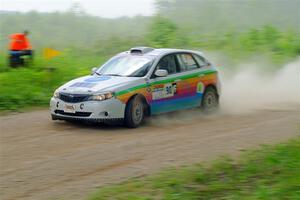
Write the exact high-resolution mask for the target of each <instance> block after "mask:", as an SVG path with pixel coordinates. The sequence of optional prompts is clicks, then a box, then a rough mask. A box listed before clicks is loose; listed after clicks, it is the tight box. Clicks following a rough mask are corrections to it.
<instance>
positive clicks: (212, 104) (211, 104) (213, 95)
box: [201, 87, 219, 113]
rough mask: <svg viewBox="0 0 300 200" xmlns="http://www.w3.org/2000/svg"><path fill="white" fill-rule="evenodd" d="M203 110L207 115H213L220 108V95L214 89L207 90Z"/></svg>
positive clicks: (202, 104)
mask: <svg viewBox="0 0 300 200" xmlns="http://www.w3.org/2000/svg"><path fill="white" fill-rule="evenodd" d="M201 108H202V110H203V111H204V112H206V113H212V112H215V111H216V110H218V108H219V95H218V93H217V91H216V89H214V88H213V87H208V88H206V90H205V92H204V95H203V98H202V101H201Z"/></svg>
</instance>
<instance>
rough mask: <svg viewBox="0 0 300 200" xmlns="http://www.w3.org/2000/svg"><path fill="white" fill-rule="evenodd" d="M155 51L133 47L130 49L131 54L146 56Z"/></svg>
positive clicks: (148, 48)
mask: <svg viewBox="0 0 300 200" xmlns="http://www.w3.org/2000/svg"><path fill="white" fill-rule="evenodd" d="M153 50H154V49H153V48H151V47H133V48H131V49H130V53H133V54H145V53H148V52H150V51H153Z"/></svg>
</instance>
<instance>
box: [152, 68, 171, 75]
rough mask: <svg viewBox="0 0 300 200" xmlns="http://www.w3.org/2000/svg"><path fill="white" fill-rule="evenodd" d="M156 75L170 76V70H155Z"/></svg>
mask: <svg viewBox="0 0 300 200" xmlns="http://www.w3.org/2000/svg"><path fill="white" fill-rule="evenodd" d="M154 74H155V76H157V77H165V76H168V71H167V70H165V69H158V70H156V71H155V73H154Z"/></svg>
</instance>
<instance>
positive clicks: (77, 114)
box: [54, 110, 92, 117]
mask: <svg viewBox="0 0 300 200" xmlns="http://www.w3.org/2000/svg"><path fill="white" fill-rule="evenodd" d="M54 112H55V114H61V115H67V116H75V117H89V116H90V115H91V114H92V113H91V112H75V113H67V112H64V111H63V110H55V111H54Z"/></svg>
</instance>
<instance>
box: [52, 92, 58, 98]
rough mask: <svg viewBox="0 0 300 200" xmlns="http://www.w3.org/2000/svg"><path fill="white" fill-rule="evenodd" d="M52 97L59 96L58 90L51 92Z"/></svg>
mask: <svg viewBox="0 0 300 200" xmlns="http://www.w3.org/2000/svg"><path fill="white" fill-rule="evenodd" d="M53 97H54V98H59V92H58V90H55V92H54V93H53Z"/></svg>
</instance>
